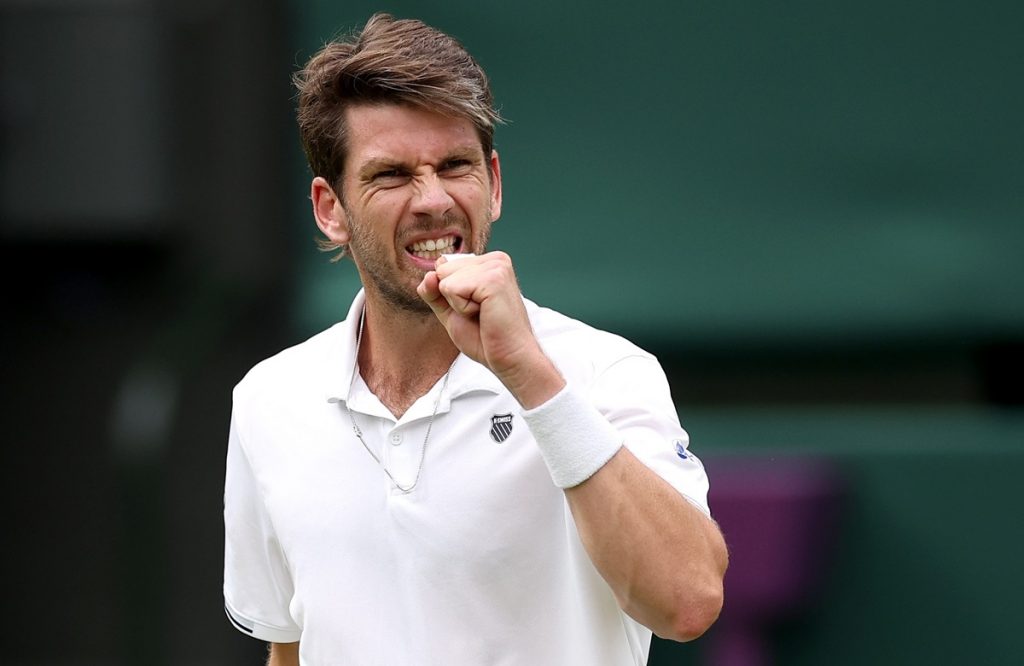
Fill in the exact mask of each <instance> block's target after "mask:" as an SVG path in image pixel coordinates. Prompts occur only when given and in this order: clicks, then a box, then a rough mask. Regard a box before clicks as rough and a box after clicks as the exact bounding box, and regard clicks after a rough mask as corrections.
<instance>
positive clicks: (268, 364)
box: [233, 322, 345, 405]
mask: <svg viewBox="0 0 1024 666" xmlns="http://www.w3.org/2000/svg"><path fill="white" fill-rule="evenodd" d="M344 331H345V326H344V322H340V323H338V324H335V325H334V326H332V327H330V328H328V329H327V330H325V331H321V332H320V333H317V334H316V335H314V336H312V337H311V338H309V339H307V340H305V341H303V342H300V343H299V344H296V345H293V346H291V347H288V348H286V349H283V350H281V351H280V352H278V353H277V354H274V355H273V356H271V357H269V358H266V359H264V360H262V361H260V362H259V363H257V364H256V365H254V366H253V367H252V369H250V370H249V372H248V373H246V375H245V376H244V377H243V378H242V380H241V381H240V382H238V384H237V385H236V386H235V389H234V393H233V397H234V401H235V404H236V405H238V404H239V403H247V402H253V401H257V402H259V401H263V400H270V399H274V398H277V397H279V396H280V395H282V394H294V393H295V392H296V391H301V390H303V389H308V388H312V387H316V386H319V385H321V381H320V380H321V379H322V378H323V379H326V378H327V377H328V376H329V373H330V369H331V368H334V367H335V366H336V365H337V363H338V362H340V359H341V358H342V349H343V347H344Z"/></svg>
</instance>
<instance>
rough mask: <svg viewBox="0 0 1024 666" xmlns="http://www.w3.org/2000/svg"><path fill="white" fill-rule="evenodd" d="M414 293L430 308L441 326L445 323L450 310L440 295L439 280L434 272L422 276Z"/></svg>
mask: <svg viewBox="0 0 1024 666" xmlns="http://www.w3.org/2000/svg"><path fill="white" fill-rule="evenodd" d="M416 293H418V294H419V295H420V298H422V299H423V302H424V303H426V304H427V305H429V306H430V309H431V310H433V311H434V314H435V315H436V316H437V318H438V319H440V320H441V323H442V324H443V323H445V322H446V321H447V319H448V316H449V315H450V314H451V310H452V308H451V305H450V304H449V303H448V300H447V299H446V298H445V297H444V296H443V295H442V294H441V290H440V279H439V278H438V277H437V272H436V271H430V272H429V273H427V274H426V275H424V276H423V280H422V281H420V284H419V286H418V287H416Z"/></svg>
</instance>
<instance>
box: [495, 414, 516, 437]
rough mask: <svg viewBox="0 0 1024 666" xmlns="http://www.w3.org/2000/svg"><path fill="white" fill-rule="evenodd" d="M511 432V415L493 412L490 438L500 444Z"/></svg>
mask: <svg viewBox="0 0 1024 666" xmlns="http://www.w3.org/2000/svg"><path fill="white" fill-rule="evenodd" d="M511 434H512V415H511V414H495V415H494V416H492V417H491V439H493V440H494V441H496V442H497V443H498V444H501V443H502V442H504V441H505V440H506V439H508V436H509V435H511Z"/></svg>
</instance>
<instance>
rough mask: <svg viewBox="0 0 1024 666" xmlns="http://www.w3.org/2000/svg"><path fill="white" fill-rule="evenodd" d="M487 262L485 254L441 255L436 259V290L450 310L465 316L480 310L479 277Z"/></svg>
mask: <svg viewBox="0 0 1024 666" xmlns="http://www.w3.org/2000/svg"><path fill="white" fill-rule="evenodd" d="M487 263H488V259H487V255H484V256H480V257H478V256H475V255H455V257H452V258H449V257H445V256H441V257H440V258H439V259H438V260H437V264H436V269H435V271H434V272H435V273H436V275H437V279H438V290H439V291H440V293H441V295H442V296H443V297H444V299H445V300H446V301H447V302H448V304H449V305H450V306H451V308H452V310H454V311H455V312H457V313H459V314H460V315H464V316H467V317H471V316H473V315H476V314H478V313H479V312H480V302H481V300H482V297H481V296H482V294H481V292H480V286H481V277H482V276H483V275H484V274H485V272H486V271H485V267H486V265H487Z"/></svg>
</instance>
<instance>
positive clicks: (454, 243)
mask: <svg viewBox="0 0 1024 666" xmlns="http://www.w3.org/2000/svg"><path fill="white" fill-rule="evenodd" d="M459 244H460V243H459V239H458V237H457V236H444V237H442V238H430V239H427V240H423V241H416V242H415V243H413V244H412V245H410V246H409V247H407V248H406V249H407V250H408V251H409V253H410V254H412V255H413V256H416V257H419V258H420V259H437V258H438V257H440V256H441V255H442V254H450V253H452V252H454V251H455V250H457V249H458V246H459Z"/></svg>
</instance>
